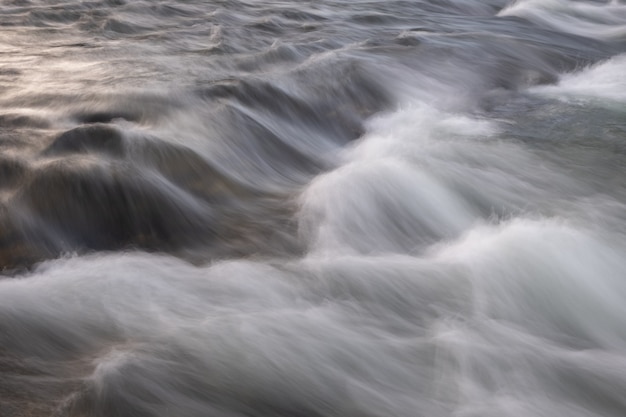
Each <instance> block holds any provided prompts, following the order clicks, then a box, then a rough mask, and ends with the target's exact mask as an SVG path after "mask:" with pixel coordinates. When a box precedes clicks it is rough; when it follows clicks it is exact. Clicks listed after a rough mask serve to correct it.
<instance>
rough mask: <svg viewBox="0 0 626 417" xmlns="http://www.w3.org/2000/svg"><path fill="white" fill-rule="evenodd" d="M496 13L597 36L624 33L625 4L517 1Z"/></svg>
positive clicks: (616, 37) (546, 0) (560, 29)
mask: <svg viewBox="0 0 626 417" xmlns="http://www.w3.org/2000/svg"><path fill="white" fill-rule="evenodd" d="M498 16H519V17H523V18H525V19H528V20H530V21H532V22H535V23H537V24H539V25H541V26H545V27H547V28H551V29H555V30H558V31H562V32H566V33H572V34H575V35H579V36H586V37H590V38H596V39H620V38H623V37H624V36H626V5H624V4H620V3H618V2H610V3H604V4H600V3H586V2H581V1H571V0H517V1H516V2H514V3H513V4H511V5H510V6H508V7H505V8H504V9H502V10H501V11H500V13H498Z"/></svg>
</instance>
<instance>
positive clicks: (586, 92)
mask: <svg viewBox="0 0 626 417" xmlns="http://www.w3.org/2000/svg"><path fill="white" fill-rule="evenodd" d="M530 91H531V92H535V93H540V94H547V95H550V96H556V97H561V98H576V99H600V100H612V101H617V102H626V55H618V56H615V57H613V58H611V59H609V60H607V61H604V62H601V63H599V64H596V65H593V66H591V67H588V68H585V69H583V70H581V71H577V72H573V73H569V74H564V75H562V76H561V77H560V80H559V82H558V83H557V84H556V85H547V86H537V87H533V88H532V89H531V90H530Z"/></svg>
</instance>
